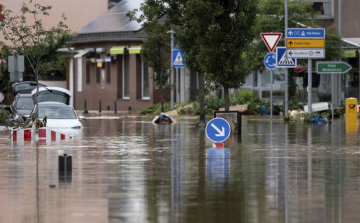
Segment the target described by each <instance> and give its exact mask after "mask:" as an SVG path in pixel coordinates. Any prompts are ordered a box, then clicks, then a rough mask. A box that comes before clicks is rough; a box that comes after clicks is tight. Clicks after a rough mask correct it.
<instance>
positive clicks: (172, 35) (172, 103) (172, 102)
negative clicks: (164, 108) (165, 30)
mask: <svg viewBox="0 0 360 223" xmlns="http://www.w3.org/2000/svg"><path fill="white" fill-rule="evenodd" d="M173 49H174V30H171V58H173ZM170 63H171V66H170V68H171V109H174V88H173V85H174V67H173V64H172V61H170ZM176 84H177V83H176Z"/></svg>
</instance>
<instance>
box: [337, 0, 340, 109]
mask: <svg viewBox="0 0 360 223" xmlns="http://www.w3.org/2000/svg"><path fill="white" fill-rule="evenodd" d="M338 17H339V27H338V30H339V36H340V37H341V0H339V16H338ZM339 47H340V49H341V44H340V46H339ZM339 61H341V57H339ZM337 76H338V84H337V85H338V87H337V90H338V106H340V105H341V74H338V75H337Z"/></svg>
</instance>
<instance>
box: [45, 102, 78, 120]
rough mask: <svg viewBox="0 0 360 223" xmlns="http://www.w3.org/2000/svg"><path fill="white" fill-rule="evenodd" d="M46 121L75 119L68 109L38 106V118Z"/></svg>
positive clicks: (70, 109)
mask: <svg viewBox="0 0 360 223" xmlns="http://www.w3.org/2000/svg"><path fill="white" fill-rule="evenodd" d="M45 116H46V117H47V118H48V119H76V115H75V112H74V110H73V109H72V108H70V107H65V106H56V105H46V106H44V105H43V106H39V118H41V119H43V118H44V117H45Z"/></svg>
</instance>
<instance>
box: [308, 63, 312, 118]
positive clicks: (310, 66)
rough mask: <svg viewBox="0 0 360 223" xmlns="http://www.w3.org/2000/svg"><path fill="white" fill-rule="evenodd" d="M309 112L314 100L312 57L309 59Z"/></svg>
mask: <svg viewBox="0 0 360 223" xmlns="http://www.w3.org/2000/svg"><path fill="white" fill-rule="evenodd" d="M308 89H309V92H308V112H309V113H311V112H312V109H311V101H312V95H311V93H312V59H308Z"/></svg>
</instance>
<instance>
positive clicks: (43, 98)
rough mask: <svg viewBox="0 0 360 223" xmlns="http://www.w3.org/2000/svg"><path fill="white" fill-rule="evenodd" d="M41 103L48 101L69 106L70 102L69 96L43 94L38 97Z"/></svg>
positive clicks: (52, 93)
mask: <svg viewBox="0 0 360 223" xmlns="http://www.w3.org/2000/svg"><path fill="white" fill-rule="evenodd" d="M38 100H39V102H46V101H55V102H61V103H64V104H67V102H68V95H66V94H64V93H55V92H51V93H50V92H46V91H44V92H41V93H39V96H38Z"/></svg>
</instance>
